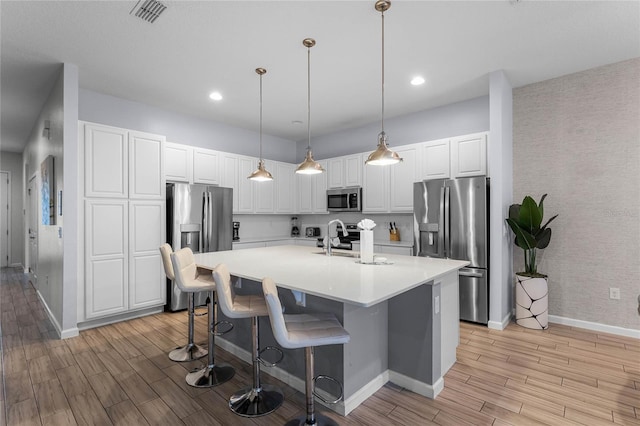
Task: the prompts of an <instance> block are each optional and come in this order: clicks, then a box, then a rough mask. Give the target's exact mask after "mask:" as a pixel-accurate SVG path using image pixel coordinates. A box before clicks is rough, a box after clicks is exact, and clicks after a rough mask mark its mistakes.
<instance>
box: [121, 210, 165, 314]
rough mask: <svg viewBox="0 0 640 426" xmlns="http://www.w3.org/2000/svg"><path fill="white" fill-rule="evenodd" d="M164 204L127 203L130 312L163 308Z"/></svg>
mask: <svg viewBox="0 0 640 426" xmlns="http://www.w3.org/2000/svg"><path fill="white" fill-rule="evenodd" d="M164 216H165V203H164V201H130V202H129V224H130V230H131V232H130V233H129V309H137V308H145V307H148V306H155V305H164V304H165V300H166V290H165V286H164V285H163V284H164V283H165V280H164V269H163V265H162V258H161V256H160V251H159V250H158V248H159V247H160V245H161V244H162V243H164V241H165V235H164V228H165V227H164Z"/></svg>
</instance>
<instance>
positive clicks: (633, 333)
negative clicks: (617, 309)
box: [549, 315, 640, 339]
mask: <svg viewBox="0 0 640 426" xmlns="http://www.w3.org/2000/svg"><path fill="white" fill-rule="evenodd" d="M549 322H552V323H555V324H562V325H568V326H571V327H579V328H584V329H587V330H592V331H601V332H603V333H610V334H616V335H618V336H626V337H633V338H636V339H640V330H634V329H632V328H623V327H617V326H615V325H606V324H600V323H597V322H591V321H582V320H577V319H573V318H566V317H560V316H557V315H549Z"/></svg>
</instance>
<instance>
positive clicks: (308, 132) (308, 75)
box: [307, 47, 311, 151]
mask: <svg viewBox="0 0 640 426" xmlns="http://www.w3.org/2000/svg"><path fill="white" fill-rule="evenodd" d="M309 150H311V47H307V151H309Z"/></svg>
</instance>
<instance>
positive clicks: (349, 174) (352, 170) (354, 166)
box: [344, 154, 363, 186]
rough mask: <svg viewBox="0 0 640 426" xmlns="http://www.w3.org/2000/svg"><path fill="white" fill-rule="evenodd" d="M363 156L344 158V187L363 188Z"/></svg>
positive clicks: (356, 155)
mask: <svg viewBox="0 0 640 426" xmlns="http://www.w3.org/2000/svg"><path fill="white" fill-rule="evenodd" d="M362 164H363V160H362V155H361V154H355V155H349V156H347V157H344V186H362Z"/></svg>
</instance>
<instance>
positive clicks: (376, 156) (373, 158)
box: [365, 0, 402, 166]
mask: <svg viewBox="0 0 640 426" xmlns="http://www.w3.org/2000/svg"><path fill="white" fill-rule="evenodd" d="M390 7H391V2H390V1H389V0H378V1H376V5H375V8H376V10H377V11H378V12H380V15H381V16H382V120H381V127H382V129H381V131H380V133H379V134H378V146H377V148H376V150H375V151H373V152H372V153H371V154H369V157H368V158H367V160H366V161H365V164H371V165H374V166H386V165H389V164H396V163H399V162H400V161H402V158H400V156H399V155H398V154H397V153H396V152H394V151H391V150H390V149H389V146H388V145H387V134H386V133H385V132H384V12H385V11H386V10H388V9H389V8H390Z"/></svg>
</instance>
